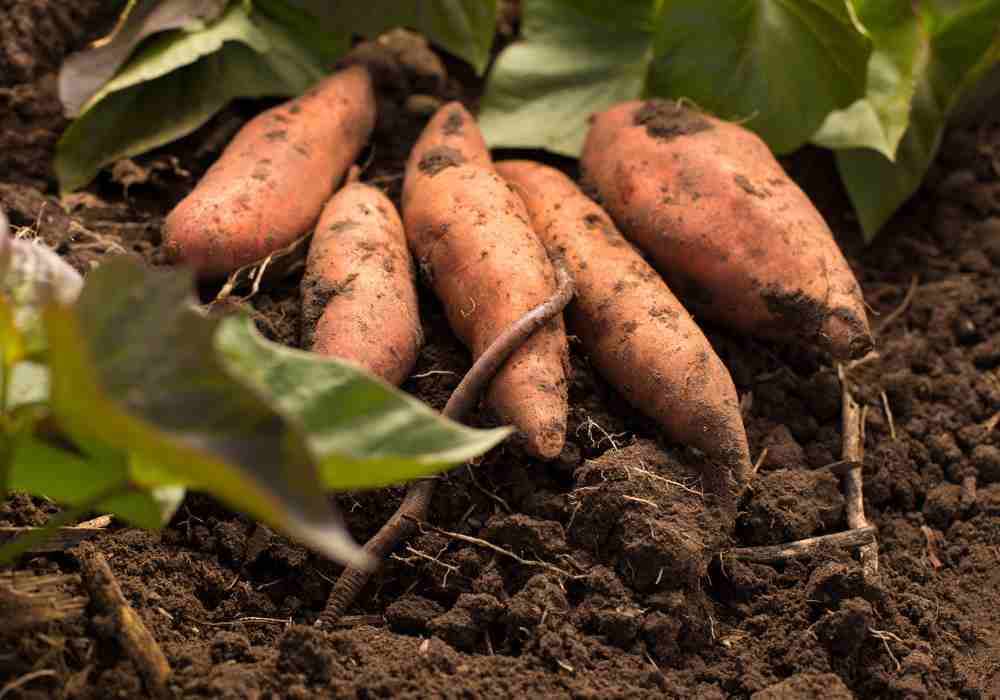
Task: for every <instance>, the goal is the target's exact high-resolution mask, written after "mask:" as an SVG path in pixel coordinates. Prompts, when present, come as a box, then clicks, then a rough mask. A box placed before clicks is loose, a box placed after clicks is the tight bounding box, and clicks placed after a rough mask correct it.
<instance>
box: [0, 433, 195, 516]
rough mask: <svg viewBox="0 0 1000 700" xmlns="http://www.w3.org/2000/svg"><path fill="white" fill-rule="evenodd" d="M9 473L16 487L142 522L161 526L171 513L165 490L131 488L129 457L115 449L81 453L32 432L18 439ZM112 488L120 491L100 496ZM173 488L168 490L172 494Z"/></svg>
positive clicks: (19, 489)
mask: <svg viewBox="0 0 1000 700" xmlns="http://www.w3.org/2000/svg"><path fill="white" fill-rule="evenodd" d="M8 478H9V481H8V486H9V488H10V489H12V490H16V491H27V492H28V493H31V494H34V495H36V496H42V497H44V498H48V499H50V500H53V501H55V502H57V503H59V504H61V505H67V506H79V505H83V504H88V503H92V507H93V508H94V510H97V511H101V512H106V513H114V514H115V515H117V516H119V517H121V518H124V519H125V520H127V521H129V522H131V523H132V524H134V525H137V526H139V527H147V528H156V527H161V526H162V525H164V524H165V523H166V522H167V520H169V517H170V516H171V515H172V514H173V513H172V511H170V510H169V507H165V506H169V503H167V504H161V502H160V500H162V498H163V496H162V495H161V497H160V500H158V498H157V497H156V496H155V495H154V494H153V493H147V492H142V491H138V490H131V489H129V488H128V484H129V468H128V462H127V460H126V458H125V457H123V456H121V455H118V454H115V453H107V454H104V455H101V456H100V457H88V456H86V455H77V454H74V453H72V452H68V451H67V450H64V449H60V448H58V447H54V446H52V445H49V444H47V443H45V442H42V441H41V440H39V439H37V438H34V437H31V436H30V435H20V436H18V437H16V438H15V439H14V447H13V458H12V460H11V466H10V472H9V476H8ZM116 487H119V488H118V489H116ZM109 490H120V491H122V493H120V494H119V495H116V496H113V497H111V498H108V499H105V500H100V499H97V497H99V496H100V495H101V494H102V493H106V492H107V491H109ZM175 491H176V490H174V492H166V493H167V494H169V495H170V496H173V495H174V493H175ZM95 499H96V500H95ZM175 507H176V506H175ZM165 516H166V517H165Z"/></svg>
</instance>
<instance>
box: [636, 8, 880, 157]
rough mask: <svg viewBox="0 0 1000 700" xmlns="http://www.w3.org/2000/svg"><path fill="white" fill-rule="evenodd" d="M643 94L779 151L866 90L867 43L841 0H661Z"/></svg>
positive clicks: (793, 146) (785, 150) (795, 144)
mask: <svg viewBox="0 0 1000 700" xmlns="http://www.w3.org/2000/svg"><path fill="white" fill-rule="evenodd" d="M655 53H656V56H655V58H654V60H653V64H652V67H651V75H650V80H649V84H648V85H647V87H646V92H647V93H648V94H651V95H660V96H670V97H686V98H689V99H691V100H693V101H694V102H695V103H696V104H698V105H699V106H701V107H702V108H704V109H707V110H708V111H710V112H713V113H715V114H717V115H718V116H720V117H723V118H725V119H736V120H741V121H744V120H745V121H744V125H745V126H747V127H748V128H750V129H752V130H753V131H756V132H757V133H758V134H759V135H760V136H761V137H762V138H763V139H764V140H765V141H767V143H768V145H769V146H770V147H771V148H772V149H773V150H774V151H776V152H777V153H788V152H789V151H792V150H794V149H796V148H798V147H799V146H801V145H802V144H804V143H805V142H806V141H807V140H808V139H809V138H810V137H811V136H812V135H813V134H814V133H816V130H817V129H818V128H819V126H820V124H822V123H823V120H824V119H825V118H826V115H827V114H829V113H830V112H831V111H833V110H835V109H839V108H841V107H844V106H846V105H848V104H850V103H851V102H853V101H854V100H856V99H858V98H859V97H861V96H862V95H863V94H864V87H865V83H864V80H865V65H866V63H867V60H868V53H869V47H868V44H867V41H866V40H865V37H864V36H862V35H861V33H860V32H858V31H857V29H856V28H855V26H854V24H853V22H852V21H851V18H850V16H849V15H848V13H847V9H846V4H845V2H844V0H716V1H715V2H704V1H703V0H672V1H668V2H666V3H665V7H664V11H663V14H662V15H661V17H660V21H659V31H658V32H657V35H656V40H655Z"/></svg>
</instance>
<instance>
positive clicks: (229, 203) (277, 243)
mask: <svg viewBox="0 0 1000 700" xmlns="http://www.w3.org/2000/svg"><path fill="white" fill-rule="evenodd" d="M374 124H375V95H374V93H373V91H372V84H371V78H370V77H369V75H368V72H367V71H366V70H365V69H364V68H362V67H360V66H354V67H351V68H347V69H345V70H342V71H339V72H337V73H335V74H333V75H331V76H330V77H328V78H326V79H324V80H323V81H322V82H321V83H319V84H318V85H316V86H315V87H314V88H312V89H311V90H309V91H308V92H306V93H305V94H303V95H301V96H300V97H298V98H296V99H294V100H291V101H289V102H286V103H284V104H281V105H278V106H277V107H274V108H272V109H269V110H267V111H266V112H263V113H262V114H259V115H258V116H256V117H254V118H253V119H252V120H250V121H249V122H247V124H246V125H244V126H243V128H242V129H240V131H239V132H238V133H237V134H236V137H235V138H234V139H233V140H232V142H231V143H230V144H229V145H228V146H227V147H226V149H225V150H224V151H223V153H222V155H221V156H219V159H218V160H217V161H216V162H215V163H214V164H213V165H212V167H211V168H209V170H208V172H206V173H205V176H204V177H203V178H202V179H201V181H200V182H199V183H198V185H197V186H196V187H195V188H194V190H192V191H191V193H190V194H189V195H188V196H187V197H185V198H184V199H183V200H182V201H181V202H180V203H179V204H178V205H177V206H176V207H175V208H174V209H173V211H171V212H170V214H169V215H168V216H167V219H166V222H165V223H164V229H163V241H164V245H165V249H166V251H167V257H168V259H169V260H171V261H172V262H174V263H178V264H187V265H190V266H192V267H193V268H194V269H195V271H196V273H197V274H198V276H199V277H201V278H203V279H204V278H215V277H220V276H224V275H226V274H228V273H230V272H232V271H233V270H235V269H237V268H239V267H242V266H243V265H247V264H249V263H252V262H254V261H256V260H260V259H261V258H264V257H266V256H267V255H268V254H269V253H272V252H274V251H276V250H279V249H281V248H283V247H284V246H286V245H288V244H289V243H291V242H292V241H294V240H295V239H296V238H298V237H300V236H302V235H304V234H305V233H307V232H308V231H309V230H310V228H311V227H312V226H313V224H315V222H316V219H317V217H318V216H319V214H320V212H321V211H322V209H323V205H324V204H325V203H326V201H327V200H328V199H329V198H330V195H331V193H332V192H333V189H334V187H335V186H336V185H337V183H338V182H339V181H340V180H341V178H342V177H343V175H344V173H345V172H346V171H347V168H348V166H350V164H351V163H352V162H354V160H355V158H357V156H358V153H359V152H360V151H361V149H362V148H363V147H364V145H365V143H367V141H368V138H369V136H370V135H371V131H372V128H373V127H374Z"/></svg>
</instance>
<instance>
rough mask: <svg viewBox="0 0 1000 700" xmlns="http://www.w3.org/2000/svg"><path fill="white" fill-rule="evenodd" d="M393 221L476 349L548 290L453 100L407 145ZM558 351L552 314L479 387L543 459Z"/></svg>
mask: <svg viewBox="0 0 1000 700" xmlns="http://www.w3.org/2000/svg"><path fill="white" fill-rule="evenodd" d="M403 221H404V223H405V228H406V235H407V238H408V240H409V242H410V248H411V249H412V250H413V251H414V253H415V255H416V257H417V259H418V261H419V264H420V267H421V269H422V270H423V271H424V272H425V273H426V275H427V276H428V278H429V280H430V283H431V285H432V286H433V288H434V291H435V293H436V294H437V296H438V297H439V298H440V299H441V301H442V302H443V303H444V306H445V311H446V313H447V316H448V321H449V323H450V324H451V327H452V329H453V330H454V331H455V334H456V335H457V336H458V337H459V339H460V340H461V341H462V342H463V343H465V345H466V346H467V347H468V348H469V349H470V350H471V351H472V354H473V356H474V357H476V358H478V357H479V356H480V355H481V354H482V353H483V351H485V350H486V348H487V347H488V346H489V345H490V343H492V342H493V340H494V339H495V338H496V337H497V336H498V335H499V334H500V333H501V332H502V331H503V330H504V329H506V328H507V327H508V326H510V325H511V324H512V323H514V322H515V321H516V320H518V318H520V317H521V316H523V315H524V314H525V313H527V312H528V311H529V310H530V309H532V308H533V307H535V306H537V305H539V304H541V303H542V302H544V301H545V300H546V299H548V298H549V297H551V296H552V293H553V292H554V290H555V276H554V273H553V269H552V264H551V263H550V261H549V259H548V257H547V256H546V254H545V249H544V248H543V247H542V244H541V243H540V242H539V241H538V238H537V237H536V236H535V233H534V231H533V230H532V228H531V223H530V221H529V219H528V213H527V211H526V210H525V208H524V203H523V202H522V201H521V199H520V198H519V197H518V196H517V195H516V194H514V193H513V192H512V191H511V190H510V189H509V188H508V186H507V184H506V183H505V182H504V181H503V179H501V178H500V176H499V175H497V174H496V171H495V170H494V169H493V166H492V163H491V161H490V156H489V152H488V151H487V150H486V145H485V144H484V143H483V139H482V136H481V135H480V133H479V129H478V127H477V125H476V122H475V120H474V119H473V118H472V116H471V115H470V114H469V113H468V112H467V111H466V110H465V109H464V108H463V107H462V106H461V105H460V104H458V103H457V102H456V103H449V104H446V105H444V106H443V107H441V108H440V109H439V110H438V111H437V112H436V113H435V115H434V116H433V117H432V118H431V120H430V122H429V123H428V124H427V126H426V128H425V129H424V131H423V133H422V134H421V136H420V139H419V140H418V141H417V144H416V146H414V148H413V151H412V152H411V154H410V159H409V161H408V162H407V165H406V179H405V182H404V186H403ZM567 357H568V354H567V345H566V333H565V330H564V327H563V322H562V315H561V314H559V315H558V316H557V317H556V318H555V319H554V321H553V322H550V323H549V324H547V325H546V326H545V327H544V328H543V329H542V330H540V331H538V332H537V333H535V334H534V335H533V336H532V337H531V338H530V339H529V340H528V342H527V343H525V344H524V345H523V346H522V347H521V348H520V349H519V350H518V351H517V352H515V353H514V354H513V355H512V356H511V357H510V359H509V360H508V361H507V363H506V364H505V365H504V367H503V369H501V370H500V372H499V373H498V374H497V376H496V378H495V379H494V380H493V382H492V383H491V384H490V388H489V390H488V391H487V394H486V400H487V403H488V404H489V405H490V406H491V407H492V408H493V410H494V411H495V412H496V413H497V415H498V416H499V418H500V419H501V420H503V421H505V422H509V423H513V424H514V425H515V426H516V427H517V428H518V429H519V432H520V433H521V435H522V437H523V438H524V441H525V443H526V449H527V450H528V451H529V452H530V453H531V454H533V455H535V456H537V457H541V458H543V459H549V458H552V457H555V456H556V455H558V454H559V452H560V451H561V450H562V446H563V443H564V441H565V432H566V415H567V395H566V394H567V387H566V370H567Z"/></svg>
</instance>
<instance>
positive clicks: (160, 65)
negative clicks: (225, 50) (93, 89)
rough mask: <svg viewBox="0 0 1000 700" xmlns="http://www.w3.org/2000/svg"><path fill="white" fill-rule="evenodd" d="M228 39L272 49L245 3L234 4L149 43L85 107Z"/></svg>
mask: <svg viewBox="0 0 1000 700" xmlns="http://www.w3.org/2000/svg"><path fill="white" fill-rule="evenodd" d="M227 41H239V42H242V43H244V44H246V45H247V46H250V47H251V48H253V49H254V50H255V51H257V52H258V53H264V52H265V51H267V50H268V49H269V48H270V43H269V42H268V39H267V36H266V35H265V34H264V33H263V32H261V31H260V29H258V28H257V25H256V24H254V23H253V22H251V21H250V17H249V16H248V15H247V12H246V8H245V7H244V6H243V3H240V2H234V3H232V4H231V5H230V6H229V8H228V9H227V10H226V12H225V13H224V14H223V15H222V17H220V18H219V19H218V20H217V21H215V22H213V23H211V24H210V25H208V26H207V27H205V28H203V29H200V30H198V31H190V32H186V31H172V32H166V33H164V34H160V35H157V36H155V37H153V38H152V39H150V40H149V41H148V42H146V43H145V44H144V45H143V46H142V49H141V50H140V51H138V52H137V53H136V55H135V56H133V57H132V59H130V60H129V61H128V63H126V64H125V66H124V67H123V68H122V69H121V70H120V71H119V72H118V73H117V74H115V77H114V78H112V79H111V80H109V81H108V82H107V83H105V84H104V86H103V87H102V88H101V89H100V90H98V92H97V93H96V94H95V95H94V96H93V97H92V98H91V99H90V100H88V102H87V103H86V104H85V105H84V106H83V108H82V109H81V110H80V111H81V112H86V111H87V110H89V109H90V108H91V107H93V106H94V104H96V103H97V102H100V101H101V100H102V99H104V98H105V97H107V96H108V95H109V94H111V93H113V92H117V91H119V90H125V89H127V88H130V87H132V86H134V85H138V84H139V83H146V82H149V81H151V80H155V79H156V78H159V77H162V76H164V75H167V74H168V73H171V72H173V71H175V70H177V69H178V68H181V67H182V66H187V65H190V64H192V63H194V62H195V61H197V60H198V59H200V58H201V57H203V56H207V55H209V54H212V53H215V52H216V51H218V50H219V49H221V48H222V45H223V44H224V43H225V42H227Z"/></svg>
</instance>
